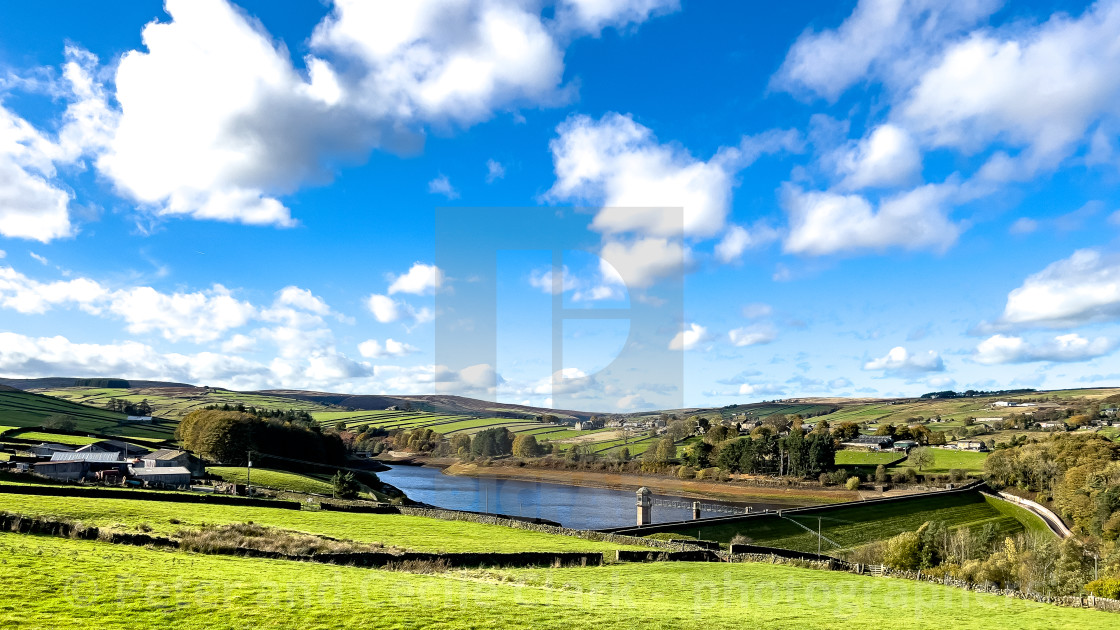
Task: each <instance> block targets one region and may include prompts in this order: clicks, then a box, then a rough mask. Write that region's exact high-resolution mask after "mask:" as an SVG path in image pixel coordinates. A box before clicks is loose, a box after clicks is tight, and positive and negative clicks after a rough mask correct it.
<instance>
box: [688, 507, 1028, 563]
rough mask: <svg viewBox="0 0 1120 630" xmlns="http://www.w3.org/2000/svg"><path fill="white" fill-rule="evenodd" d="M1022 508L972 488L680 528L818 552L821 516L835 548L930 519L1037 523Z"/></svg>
mask: <svg viewBox="0 0 1120 630" xmlns="http://www.w3.org/2000/svg"><path fill="white" fill-rule="evenodd" d="M1001 503H1002V502H1001ZM1023 512H1024V511H1014V510H1004V509H1002V505H1001V506H1000V507H999V508H998V509H997V507H996V506H993V504H992V500H990V499H988V498H987V497H985V496H984V495H982V494H980V493H979V492H968V493H962V494H955V495H941V496H936V497H926V498H919V499H913V500H910V501H902V502H897V503H884V504H872V505H856V506H849V507H836V508H833V509H828V510H823V511H821V512H816V513H812V514H804V515H796V514H789V515H783V516H781V517H779V516H777V515H770V516H759V517H753V518H750V519H744V520H743V521H740V522H737V523H727V524H712V525H710V526H707V527H699V528H695V527H692V526H688V525H682V526H681V528H680V529H679V530H675V531H677V532H679V533H681V534H684V535H687V536H693V537H699V538H702V539H705V540H718V541H721V542H730V541H731V539H732V538H733V537H734V536H735V535H736V534H742V535H744V536H746V537H748V538H749V539H750V540H751V541H752V542H753V543H754V544H758V545H765V546H769V547H780V548H782V549H794V550H797V551H813V552H815V551H816V550H817V542H818V540H817V535H816V531H817V527H818V520H817V519H818V516H820V517H821V518H820V528H821V535H822V536H823V537H824V538H825V539H826V542H824V543H823V545H822V547H821V549H822V551H823V552H825V553H831V552H834V551H839V550H843V549H850V548H853V547H858V546H860V545H864V544H867V543H870V542H874V541H876V540H883V539H886V538H890V537H892V536H896V535H898V534H900V533H902V532H906V531H914V530H917V529H918V528H919V527H921V525H922V523H925V522H926V521H942V522H944V523H946V524H947V525H948V526H949V527H950V528H955V527H979V526H982V525H984V524H986V523H992V524H993V525H995V526H996V527H997V528H998V529H999V531H1000V532H1002V533H1007V534H1012V533H1016V532H1021V531H1023V530H1024V529H1026V528H1027V527H1028V526H1030V527H1031V528H1034V527H1035V526H1036V525H1035V523H1034V522H1033V521H1031V522H1027V524H1026V525H1025V524H1024V521H1026V520H1027V519H1026V518H1025V515H1024V513H1023ZM1020 518H1023V521H1021V520H1019V519H1020ZM827 540H831V541H832V542H833V543H835V544H832V543H829V542H827Z"/></svg>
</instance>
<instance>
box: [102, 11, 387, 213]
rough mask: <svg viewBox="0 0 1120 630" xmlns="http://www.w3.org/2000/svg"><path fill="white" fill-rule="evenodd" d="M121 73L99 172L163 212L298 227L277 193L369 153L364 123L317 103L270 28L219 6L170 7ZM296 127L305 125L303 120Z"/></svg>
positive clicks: (317, 79)
mask: <svg viewBox="0 0 1120 630" xmlns="http://www.w3.org/2000/svg"><path fill="white" fill-rule="evenodd" d="M166 7H167V12H168V13H169V14H171V16H172V18H173V19H172V21H171V22H168V23H160V22H152V23H150V24H148V25H147V26H146V27H145V28H144V31H143V33H142V37H143V41H144V45H145V46H146V48H147V52H141V51H136V50H134V51H130V52H128V53H126V54H125V55H124V56H123V57H122V58H121V61H120V64H119V66H118V68H117V73H116V79H115V84H116V98H117V100H118V101H119V102H120V105H121V114H120V120H119V124H118V127H117V129H116V131H115V133H114V134H113V137H112V140H111V141H110V142H109V146H108V148H107V150H106V152H105V153H104V154H102V155H101V156H100V158H99V159H98V161H97V164H98V168H99V169H100V170H101V171H102V172H103V173H105V174H106V175H108V176H109V177H110V178H111V179H112V181H113V182H114V183H115V184H116V186H117V189H118V190H119V191H120V192H121V193H122V194H125V195H127V196H128V197H131V198H133V199H135V200H136V201H139V202H141V203H142V204H146V205H149V206H151V207H153V208H156V209H157V211H158V212H160V213H162V214H174V215H189V216H193V217H195V218H202V219H217V220H224V221H240V222H244V223H251V224H273V225H280V226H286V225H292V224H293V220H292V218H291V216H290V213H289V211H288V208H286V207H285V206H284V205H283V204H282V203H281V202H280V201H278V200H277V199H276V198H275V197H274V196H273V195H274V194H276V193H283V192H290V191H292V190H294V189H295V188H296V187H298V186H299V185H300V184H301V183H304V182H307V181H322V180H324V179H325V178H326V177H327V175H328V173H324V172H323V166H322V165H323V164H324V162H327V161H329V158H330V157H331V156H335V157H338V156H351V157H352V156H354V155H355V154H356V153H357V152H360V151H362V150H364V149H366V148H368V147H369V146H372V143H373V141H372V139H371V138H370V135H371V133H370V130H369V127H370V126H369V125H368V124H358V121H356V120H355V119H354V117H353V116H351V115H347V114H346V112H344V111H339V110H338V109H337V108H333V107H332V106H331V104H330V103H329V102H324V100H323V99H322V94H323V92H322V89H321V88H322V87H323V82H324V81H329V74H330V70H329V68H327V67H325V66H324V65H322V64H320V63H318V62H312V61H311V60H309V64H310V65H309V67H310V69H311V74H310V77H311V80H310V82H308V81H305V80H304V79H303V78H302V77H300V76H299V74H298V73H297V72H296V71H295V70H294V68H293V67H292V64H291V60H290V59H289V58H288V56H287V51H286V50H283V49H281V50H277V49H276V48H275V46H274V44H273V41H272V39H271V37H270V36H269V35H268V34H267V33H265V32H263V27H261V26H260V24H259V23H257V22H255V21H250V20H248V19H246V17H245V16H244V15H243V14H242V13H241V11H240V10H238V9H235V8H233V7H231V6H230V5H229V4H227V3H226V2H224V1H221V0H208V1H197V2H196V1H192V0H167V3H166ZM297 121H298V124H297Z"/></svg>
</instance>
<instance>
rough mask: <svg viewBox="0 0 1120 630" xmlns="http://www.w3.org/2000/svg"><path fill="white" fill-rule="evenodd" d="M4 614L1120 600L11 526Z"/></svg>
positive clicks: (180, 622)
mask: <svg viewBox="0 0 1120 630" xmlns="http://www.w3.org/2000/svg"><path fill="white" fill-rule="evenodd" d="M0 557H2V558H3V559H4V566H5V595H4V596H3V597H0V626H3V627H13V628H29V629H41V628H42V629H47V628H49V629H51V630H53V629H55V628H68V627H88V626H89V625H90V622H91V620H96V625H97V626H98V627H144V628H149V627H166V628H184V629H188V630H195V629H197V630H203V629H205V630H210V629H221V628H275V629H281V628H299V629H301V630H303V629H323V630H326V629H331V630H334V629H340V628H355V629H358V628H360V629H365V628H370V627H383V628H452V627H454V628H485V629H492V628H534V629H536V628H562V629H564V630H572V629H576V628H603V627H616V628H639V627H640V628H685V627H702V628H706V629H708V628H710V629H718V628H742V627H744V626H745V627H759V628H779V629H782V628H797V629H802V628H837V629H844V630H848V629H849V628H851V627H852V625H853V624H858V625H861V626H871V627H880V626H881V627H888V626H895V625H898V623H899V621H900V619H904V620H905V626H906V627H907V628H931V629H936V630H942V629H943V628H946V627H952V628H954V629H955V630H971V629H982V628H988V627H991V623H992V620H993V619H1002V620H1007V621H1009V622H1010V624H1011V625H1013V626H1014V627H1016V628H1022V629H1026V630H1034V629H1041V628H1077V629H1079V630H1095V629H1097V628H1100V629H1105V628H1113V627H1115V624H1116V616H1115V615H1114V614H1110V613H1105V612H1098V611H1090V610H1081V609H1071V608H1057V607H1054V606H1049V605H1046V604H1038V603H1034V602H1027V601H1022V600H1018V599H1010V598H1004V597H995V596H991V595H981V594H975V593H971V592H969V591H964V590H960V589H953V588H950V587H945V586H940V585H936V584H929V583H920V582H911V581H904V580H894V579H888V578H872V577H867V576H858V575H851V574H847V573H836V572H823V571H813V570H810V569H798V568H793V567H787V566H781V565H769V564H723V563H658V564H652V565H615V566H604V567H594V568H570V569H519V570H506V571H487V570H458V571H451V572H447V573H443V574H437V575H417V574H412V573H401V572H394V571H384V570H376V569H361V568H354V567H342V566H330V565H319V564H312V563H303V562H287V561H282V560H264V559H250V558H238V557H227V556H206V555H199V554H189V553H184V552H180V551H165V550H153V549H144V548H139V547H123V546H118V545H109V544H106V543H100V542H90V541H78V540H65V539H55V538H41V537H35V536H22V535H18V534H9V533H4V534H0Z"/></svg>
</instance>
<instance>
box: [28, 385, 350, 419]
mask: <svg viewBox="0 0 1120 630" xmlns="http://www.w3.org/2000/svg"><path fill="white" fill-rule="evenodd" d="M38 393H41V394H44V395H47V396H52V397H55V398H61V399H63V400H69V401H72V402H76V403H80V404H83V405H92V406H94V407H104V406H105V404H106V403H108V402H109V400H110V399H111V398H119V399H120V400H125V401H128V402H132V403H139V402H140V401H142V400H147V401H148V404H150V405H151V406H152V413H153V414H154V415H156V416H158V417H160V418H169V419H173V420H177V419H179V418H181V417H183V416H185V415H187V414H188V413H190V412H192V411H195V410H197V409H202V408H204V407H207V406H209V405H224V404H230V405H235V406H236V405H237V404H239V403H240V404H243V405H246V406H253V407H257V408H264V409H295V410H305V411H320V410H325V409H330V407H327V406H325V405H320V404H318V403H313V402H308V401H306V400H299V399H296V398H288V397H284V396H268V395H264V394H245V393H241V392H234V391H230V390H225V389H207V388H202V387H191V388H185V387H152V388H144V389H136V388H134V389H114V388H104V387H63V388H59V389H46V390H38Z"/></svg>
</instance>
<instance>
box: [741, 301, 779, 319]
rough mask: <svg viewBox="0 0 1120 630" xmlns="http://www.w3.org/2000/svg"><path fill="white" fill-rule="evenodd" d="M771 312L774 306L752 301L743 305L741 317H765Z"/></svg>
mask: <svg viewBox="0 0 1120 630" xmlns="http://www.w3.org/2000/svg"><path fill="white" fill-rule="evenodd" d="M773 312H774V307H773V306H770V305H769V304H765V303H763V302H754V303H752V304H747V305H746V306H744V307H743V317H746V318H747V319H759V318H761V317H766V316H767V315H770V314H771V313H773Z"/></svg>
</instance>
